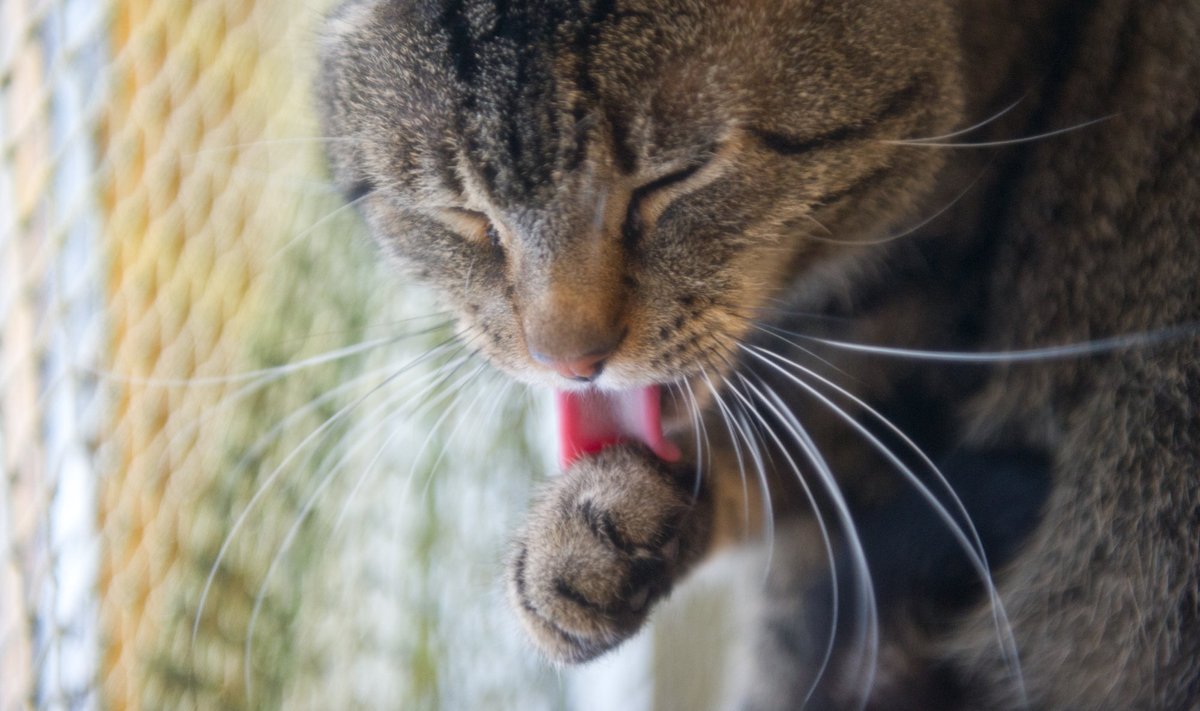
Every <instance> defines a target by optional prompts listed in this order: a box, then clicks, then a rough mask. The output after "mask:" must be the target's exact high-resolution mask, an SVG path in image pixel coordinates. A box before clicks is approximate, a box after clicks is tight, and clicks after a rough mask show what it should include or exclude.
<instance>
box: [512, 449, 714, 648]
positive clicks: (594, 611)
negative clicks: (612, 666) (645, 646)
mask: <svg viewBox="0 0 1200 711" xmlns="http://www.w3.org/2000/svg"><path fill="white" fill-rule="evenodd" d="M699 483H700V482H699V481H698V479H697V474H696V473H695V471H687V470H686V469H673V468H671V467H670V466H668V465H667V464H665V463H663V462H662V461H660V460H659V459H657V458H656V457H654V456H653V455H652V454H651V453H650V452H649V451H647V450H645V449H644V448H642V447H641V446H637V445H621V446H616V447H609V448H607V449H605V450H604V451H602V452H601V453H599V454H597V455H595V456H591V457H585V458H582V459H580V460H578V461H576V462H575V463H574V464H573V465H572V466H571V467H570V468H569V469H568V470H567V471H566V472H564V473H563V474H562V475H561V476H558V477H555V478H553V479H552V480H550V481H549V482H547V484H546V486H545V488H544V490H543V491H542V492H541V495H540V496H539V497H538V498H537V500H536V501H535V502H534V504H533V507H532V509H531V511H530V514H529V518H528V521H527V523H526V525H525V527H524V529H523V530H522V531H521V532H520V534H519V535H518V537H517V540H516V543H515V550H514V553H513V556H512V559H511V561H510V563H509V569H508V589H509V596H510V598H511V601H512V604H513V607H514V608H515V609H516V611H517V613H518V615H519V616H520V618H521V620H522V622H523V623H524V625H525V627H526V629H527V630H528V631H529V633H530V636H531V637H532V638H533V640H534V642H535V644H536V645H537V646H538V647H539V649H540V650H541V651H542V652H543V653H544V654H545V655H546V656H547V657H548V658H549V659H551V660H553V661H555V662H560V663H576V662H583V661H587V660H589V659H592V658H593V657H596V656H597V655H599V654H602V653H603V652H606V651H608V650H609V649H611V648H613V647H615V646H616V645H618V644H620V643H621V642H622V641H624V640H625V639H627V638H628V637H629V636H630V635H632V634H633V633H634V632H636V631H637V629H638V628H639V627H640V626H641V625H642V623H643V622H644V621H645V619H646V616H647V614H648V612H649V611H650V609H651V607H652V606H653V605H654V603H655V602H656V601H658V600H659V599H661V598H662V597H663V595H665V594H666V593H667V592H668V591H669V590H670V589H671V586H672V584H673V583H674V582H675V581H676V580H678V579H679V578H680V576H682V575H683V574H684V573H685V572H686V571H687V570H688V569H690V568H691V567H692V565H693V564H694V563H695V562H696V561H697V560H699V559H700V558H701V557H702V556H703V554H704V552H705V551H706V550H707V549H708V547H709V543H710V538H711V536H710V532H711V527H712V526H711V524H712V505H711V496H710V493H711V492H710V491H709V489H708V487H707V486H705V487H701V486H699Z"/></svg>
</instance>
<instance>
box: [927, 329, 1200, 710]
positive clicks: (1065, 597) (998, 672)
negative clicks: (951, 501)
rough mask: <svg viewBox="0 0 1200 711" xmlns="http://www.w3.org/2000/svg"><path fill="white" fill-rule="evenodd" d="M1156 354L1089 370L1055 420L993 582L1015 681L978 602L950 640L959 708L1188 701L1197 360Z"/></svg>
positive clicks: (1191, 688) (1194, 622) (1195, 559)
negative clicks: (1033, 501)
mask: <svg viewBox="0 0 1200 711" xmlns="http://www.w3.org/2000/svg"><path fill="white" fill-rule="evenodd" d="M1194 347H1195V346H1194V344H1189V346H1188V350H1190V349H1191V348H1194ZM1164 350H1166V349H1163V348H1160V349H1159V350H1158V351H1157V352H1156V353H1155V354H1154V358H1149V357H1147V358H1144V359H1140V358H1137V357H1136V356H1133V357H1130V358H1129V359H1128V361H1126V363H1125V364H1124V365H1123V367H1120V368H1111V369H1110V370H1109V371H1108V372H1107V373H1106V377H1099V378H1096V379H1095V380H1094V381H1093V383H1092V384H1093V385H1094V386H1095V387H1094V388H1092V389H1091V395H1090V397H1089V401H1088V402H1087V404H1086V405H1084V406H1083V407H1080V408H1079V409H1078V410H1076V412H1075V413H1074V416H1073V417H1072V418H1071V420H1070V421H1069V422H1070V428H1069V430H1068V431H1067V432H1066V434H1065V437H1064V438H1063V443H1062V446H1061V447H1060V449H1059V450H1058V452H1057V453H1056V455H1057V456H1056V458H1055V462H1054V471H1053V479H1054V484H1053V489H1052V491H1051V493H1050V495H1049V499H1048V501H1047V505H1046V508H1045V511H1044V513H1043V517H1042V519H1041V524H1040V526H1039V528H1038V530H1037V531H1036V532H1035V533H1034V535H1033V536H1032V537H1031V539H1030V541H1029V542H1028V543H1027V545H1026V546H1025V547H1024V549H1023V551H1022V552H1021V553H1020V554H1019V555H1018V557H1017V558H1015V559H1014V561H1013V563H1012V564H1011V565H1010V566H1009V567H1008V569H1007V570H1006V571H1005V572H1004V576H1003V579H1002V585H1001V589H1000V593H1001V596H1002V598H1003V600H1004V603H1005V606H1006V609H1007V614H1008V619H1009V621H1010V622H1011V624H1012V631H1013V633H1014V635H1015V639H1016V642H1017V646H1018V649H1019V652H1020V677H1017V676H1015V675H1014V674H1013V673H1012V672H1013V669H1012V667H1011V666H1010V665H1009V664H1007V663H1006V662H1005V661H1004V659H1003V656H1002V649H1001V646H1000V645H999V644H998V642H997V632H996V627H995V622H994V619H993V617H992V614H991V611H990V610H989V609H980V610H979V611H978V614H976V615H974V616H973V618H972V619H971V621H970V622H969V623H968V624H967V625H965V626H964V627H963V628H962V629H960V630H959V631H958V632H957V634H956V635H955V637H954V638H953V639H952V643H951V645H950V650H951V654H952V658H953V659H955V661H956V663H957V665H958V668H959V669H960V672H961V678H962V679H964V681H966V682H967V684H968V688H969V689H971V690H972V692H973V695H974V698H973V699H972V705H971V706H970V708H982V709H1019V708H1032V709H1156V710H1168V709H1181V710H1182V709H1195V708H1197V707H1200V538H1198V537H1197V535H1196V530H1197V524H1198V523H1200V428H1198V426H1197V422H1198V417H1200V415H1198V411H1197V403H1200V387H1198V384H1200V367H1197V365H1196V361H1195V359H1194V355H1188V353H1187V352H1185V351H1177V352H1176V353H1175V354H1169V353H1167V352H1164ZM1192 353H1194V351H1192ZM1172 363H1174V364H1175V367H1170V366H1171V364H1172ZM1022 694H1024V699H1023V698H1022ZM1025 699H1027V700H1028V706H1024V705H1023V701H1024V700H1025Z"/></svg>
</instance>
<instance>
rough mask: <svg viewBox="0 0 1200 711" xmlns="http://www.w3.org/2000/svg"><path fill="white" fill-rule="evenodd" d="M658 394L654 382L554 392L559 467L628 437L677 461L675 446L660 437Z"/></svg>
mask: <svg viewBox="0 0 1200 711" xmlns="http://www.w3.org/2000/svg"><path fill="white" fill-rule="evenodd" d="M660 398H661V393H660V388H659V387H658V386H657V385H651V386H649V387H645V388H637V389H634V390H622V391H620V392H610V391H607V390H594V389H593V390H583V391H579V392H575V391H564V390H560V391H559V392H557V393H555V397H554V406H555V409H556V410H557V411H558V453H559V459H560V461H561V462H562V467H563V469H566V468H567V467H569V466H571V464H572V463H573V462H574V461H575V460H576V459H579V458H580V457H582V456H585V455H588V454H595V453H596V452H599V451H600V450H601V449H604V448H605V447H607V446H609V445H613V444H617V443H619V442H630V441H632V442H641V443H642V444H644V445H646V446H647V447H649V448H650V450H651V451H653V452H654V454H655V455H657V456H658V457H659V458H660V459H663V460H664V461H668V462H674V461H677V460H678V459H679V457H680V452H679V448H678V447H676V446H675V445H674V444H673V443H671V442H668V441H667V440H666V439H664V438H663V433H662V421H661V418H660V412H659V404H660V403H659V401H660Z"/></svg>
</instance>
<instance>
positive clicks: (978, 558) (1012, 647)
mask: <svg viewBox="0 0 1200 711" xmlns="http://www.w3.org/2000/svg"><path fill="white" fill-rule="evenodd" d="M747 352H749V353H751V355H753V356H754V357H756V358H757V359H758V360H760V361H762V362H763V363H765V364H767V365H768V366H770V367H771V368H773V369H774V370H776V371H777V372H779V373H781V374H783V375H784V377H786V378H788V379H789V380H790V381H792V382H794V383H795V384H797V385H799V386H800V387H801V388H803V389H804V390H805V391H806V392H808V393H809V394H810V395H812V396H813V397H814V398H816V399H817V400H819V401H820V402H821V403H822V404H824V405H825V406H826V407H827V408H829V410H830V411H831V412H833V413H834V414H835V415H837V416H838V418H839V419H841V420H842V421H843V422H845V423H846V424H848V425H850V426H851V427H852V428H853V429H854V430H855V431H856V432H858V433H859V435H860V436H862V437H863V438H864V439H865V440H866V441H867V442H868V443H870V444H871V446H872V447H873V448H874V449H875V450H876V451H877V452H879V453H880V454H881V455H882V456H883V457H884V458H886V459H887V460H888V461H889V462H890V463H891V464H892V466H894V467H895V468H896V470H897V471H898V472H899V473H900V474H901V475H902V476H904V478H905V479H906V480H907V481H908V482H909V483H910V484H912V486H913V487H914V488H915V489H916V490H917V492H918V493H919V494H920V495H921V497H922V498H923V499H925V501H926V502H928V504H929V506H930V508H931V509H932V510H933V511H934V513H935V514H936V515H937V516H938V518H940V519H941V520H942V522H943V523H945V524H946V528H947V530H948V531H949V532H950V534H951V535H952V536H953V537H954V539H955V541H956V542H957V543H958V544H959V546H960V547H961V548H962V550H963V553H964V554H965V555H966V556H967V559H968V561H969V562H970V563H971V566H972V567H973V568H975V571H976V573H977V574H978V575H979V578H980V582H982V583H983V585H984V588H985V590H986V591H987V595H988V599H989V602H990V604H991V607H992V614H993V620H994V622H995V626H996V633H997V636H998V640H999V641H1000V645H1001V650H1002V652H1003V653H1004V655H1005V660H1006V662H1007V663H1008V664H1009V665H1010V668H1011V670H1012V672H1013V675H1014V678H1016V679H1017V682H1018V685H1019V687H1020V693H1021V694H1022V696H1023V695H1024V693H1025V692H1024V681H1023V674H1022V672H1021V665H1020V659H1019V656H1018V652H1017V646H1016V638H1015V637H1014V636H1013V633H1012V626H1011V624H1010V623H1009V621H1008V615H1007V612H1006V611H1005V607H1004V603H1003V601H1002V600H1001V599H1000V594H999V591H998V590H997V589H996V586H995V582H994V581H993V579H992V575H991V571H990V569H989V567H988V563H987V555H986V553H985V551H984V548H983V541H982V539H981V538H980V536H979V533H978V531H977V530H976V528H975V525H974V523H973V522H972V521H971V516H970V514H969V512H968V511H967V509H966V506H964V505H963V503H962V500H961V499H960V498H959V497H958V494H957V493H956V492H955V491H954V488H953V487H952V486H951V485H950V482H949V481H948V480H947V479H946V477H945V476H944V475H943V474H942V473H941V470H940V469H938V467H937V466H936V465H935V464H934V463H933V461H932V460H931V459H930V458H929V457H928V456H927V455H926V454H925V453H924V452H923V451H922V450H921V449H920V447H918V446H917V444H916V443H915V442H913V441H912V439H911V438H909V437H908V436H907V435H905V434H904V432H903V431H902V430H900V428H898V427H896V425H895V424H893V423H892V422H891V421H890V420H888V419H887V418H886V417H884V416H883V415H882V414H881V413H880V412H878V411H877V410H875V409H874V408H872V407H871V406H870V405H868V404H867V403H866V402H864V401H863V400H861V399H860V398H858V397H856V396H854V395H853V394H852V393H850V392H849V391H847V390H845V389H844V388H841V387H839V386H838V385H837V384H835V383H833V382H832V381H829V380H827V379H825V378H823V377H821V376H820V375H818V374H816V373H814V372H812V371H810V370H809V369H807V368H804V367H803V366H801V365H799V364H798V363H795V362H792V361H788V360H786V359H784V358H783V357H782V356H779V355H778V354H775V353H772V352H770V351H767V350H765V349H762V348H757V347H751V348H748V349H747ZM764 355H766V356H771V358H773V359H775V360H778V361H780V362H782V363H784V364H787V365H789V366H791V367H792V368H795V369H797V370H799V371H801V372H804V373H805V374H806V375H809V376H811V377H813V378H816V379H817V380H819V381H821V382H822V383H824V384H825V385H827V386H828V387H831V388H833V389H834V390H835V391H837V392H838V393H839V394H841V395H843V396H844V397H846V398H848V399H850V400H851V401H853V402H854V403H855V404H857V405H859V406H860V407H862V408H863V409H864V410H865V411H866V412H868V413H869V414H870V415H871V416H872V417H873V418H874V419H875V420H876V421H878V422H879V423H880V424H882V425H883V426H885V427H886V428H888V430H889V431H891V432H892V433H893V434H895V435H897V436H898V437H900V438H901V440H902V441H903V442H904V444H905V446H906V447H908V448H909V449H910V450H911V451H912V452H914V453H915V454H916V455H917V456H918V457H919V458H920V459H921V460H922V463H923V464H924V465H925V466H927V467H928V468H929V471H930V472H932V473H933V475H934V477H935V478H936V480H937V481H938V482H939V483H940V484H941V485H942V488H943V489H944V490H945V491H946V493H947V495H948V496H949V498H950V500H951V502H952V503H953V505H954V506H955V508H956V509H957V510H958V513H959V514H960V515H961V516H962V517H963V520H964V522H965V524H966V527H967V529H968V530H969V531H970V536H969V537H968V536H967V533H966V532H964V530H963V526H962V525H961V524H959V522H958V521H956V520H955V518H954V516H952V515H951V514H950V511H949V510H948V509H947V508H946V506H945V505H944V504H942V503H941V501H940V500H939V499H938V497H937V495H936V494H934V493H933V491H931V490H930V489H929V487H928V486H927V485H926V484H925V483H924V482H923V481H921V479H920V477H918V476H916V474H915V473H913V471H912V470H911V469H910V468H909V467H908V465H906V464H904V462H903V461H901V460H900V458H899V457H897V456H896V455H895V453H894V452H892V451H891V449H890V448H888V447H887V446H886V445H885V444H884V443H883V442H882V441H880V440H879V438H878V437H876V436H875V435H874V434H873V433H872V432H871V431H870V430H868V429H867V428H866V427H864V426H863V425H862V424H861V423H859V422H858V421H857V420H855V419H854V418H853V417H852V416H850V414H849V413H848V412H846V411H845V410H844V409H843V408H842V407H840V406H838V405H837V404H836V403H834V402H833V401H832V400H830V399H829V398H827V397H826V396H825V395H823V394H822V393H820V392H819V391H817V390H816V389H815V388H814V387H812V386H811V385H809V384H808V383H805V382H804V381H802V380H800V379H799V378H797V377H796V376H795V375H793V374H791V373H789V372H787V371H786V370H784V369H783V368H782V367H781V366H780V365H778V364H777V363H775V362H773V361H772V360H768V359H767V358H765V357H764Z"/></svg>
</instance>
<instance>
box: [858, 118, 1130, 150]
mask: <svg viewBox="0 0 1200 711" xmlns="http://www.w3.org/2000/svg"><path fill="white" fill-rule="evenodd" d="M1119 115H1120V114H1109V115H1107V116H1101V117H1100V118H1096V119H1092V120H1090V121H1084V122H1082V123H1077V124H1074V125H1072V126H1067V127H1066V128H1059V129H1055V130H1053V131H1046V132H1045V133H1039V134H1035V135H1033V136H1024V137H1022V138H1008V139H1003V140H998V141H980V142H978V143H953V142H935V141H927V140H920V139H916V140H894V139H885V140H881V141H879V142H880V143H884V144H887V145H890V146H916V147H921V148H999V147H1002V146H1016V145H1021V144H1023V143H1034V142H1036V141H1044V140H1046V139H1047V138H1053V137H1055V136H1061V135H1063V134H1064V133H1071V132H1073V131H1079V130H1081V129H1084V128H1088V127H1089V126H1094V125H1096V124H1098V123H1103V122H1105V121H1108V120H1111V119H1114V118H1116V117H1117V116H1119Z"/></svg>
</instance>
